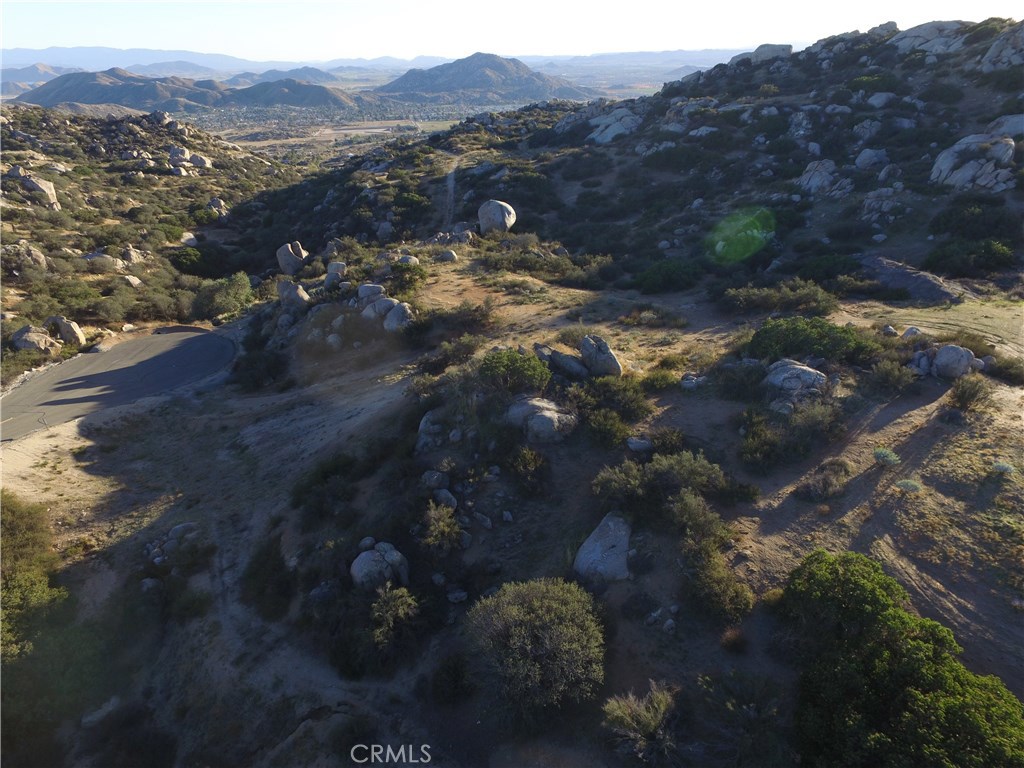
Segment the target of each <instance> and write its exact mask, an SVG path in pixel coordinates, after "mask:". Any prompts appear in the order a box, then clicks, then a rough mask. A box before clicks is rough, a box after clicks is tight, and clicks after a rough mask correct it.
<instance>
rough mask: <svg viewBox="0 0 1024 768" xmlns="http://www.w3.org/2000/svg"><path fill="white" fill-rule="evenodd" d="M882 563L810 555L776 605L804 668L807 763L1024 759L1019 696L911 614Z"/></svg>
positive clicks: (800, 721) (978, 765)
mask: <svg viewBox="0 0 1024 768" xmlns="http://www.w3.org/2000/svg"><path fill="white" fill-rule="evenodd" d="M906 598H907V594H906V592H905V591H904V590H903V588H902V587H900V586H899V584H897V583H896V581H894V580H893V579H891V578H890V577H888V576H886V575H885V574H884V573H883V572H882V569H881V566H879V565H878V563H875V562H874V561H872V560H870V559H868V558H867V557H864V556H863V555H859V554H856V553H853V552H846V553H843V554H841V555H830V554H828V553H826V552H821V551H818V552H814V553H812V554H811V555H809V556H808V557H807V559H806V560H805V561H804V562H803V563H802V564H801V565H800V566H799V567H798V568H797V569H796V570H795V571H794V572H793V573H792V575H791V576H790V579H789V583H788V584H787V586H786V590H785V593H784V595H783V601H782V604H781V607H782V608H783V611H784V613H785V614H786V615H788V616H789V617H790V618H791V619H792V620H794V621H795V622H796V624H797V626H798V628H799V629H800V630H801V634H802V636H803V638H804V642H805V648H806V652H807V653H806V659H807V664H806V667H805V669H804V671H803V673H802V674H801V677H800V684H799V693H798V700H797V709H796V712H795V715H794V723H795V732H796V737H797V744H798V747H799V749H800V752H801V755H802V757H803V762H804V763H806V764H807V765H810V766H835V767H839V768H841V767H843V766H850V767H851V768H852V767H853V766H857V767H858V768H859V767H861V766H863V768H868V767H869V766H871V768H875V767H877V768H898V767H899V766H907V765H929V766H941V768H985V766H995V765H998V766H1017V768H1021V767H1024V705H1022V704H1021V703H1020V702H1019V701H1018V700H1017V699H1016V698H1015V697H1014V696H1013V694H1011V693H1010V692H1009V691H1008V690H1007V689H1006V686H1005V685H1003V683H1002V682H1001V681H1000V680H998V679H997V678H995V677H991V676H989V677H983V676H980V675H976V674H974V673H972V672H970V671H969V670H968V669H967V668H966V667H964V665H963V664H961V663H960V662H959V661H958V660H957V659H956V655H957V654H958V653H959V652H960V648H959V647H958V646H957V644H956V642H955V640H954V639H953V633H952V632H950V631H949V630H948V629H946V628H945V627H943V626H942V625H940V624H938V623H937V622H934V621H930V620H928V619H922V618H920V617H918V616H915V615H914V614H912V613H910V612H909V611H907V610H906V609H905V608H904V607H903V604H904V603H905V602H906Z"/></svg>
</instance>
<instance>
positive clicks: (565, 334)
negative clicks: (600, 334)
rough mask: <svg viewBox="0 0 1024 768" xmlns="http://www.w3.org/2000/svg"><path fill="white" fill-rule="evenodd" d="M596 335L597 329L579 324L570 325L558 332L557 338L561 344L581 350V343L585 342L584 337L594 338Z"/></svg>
mask: <svg viewBox="0 0 1024 768" xmlns="http://www.w3.org/2000/svg"><path fill="white" fill-rule="evenodd" d="M595 333H597V330H596V329H595V328H591V327H590V326H589V325H583V324H582V323H578V324H576V325H568V326H566V327H565V328H562V329H561V330H560V331H559V332H558V336H557V338H558V341H559V342H560V343H562V344H565V345H566V346H567V347H572V348H573V349H579V346H580V342H581V341H583V337H584V336H592V335H593V334H595Z"/></svg>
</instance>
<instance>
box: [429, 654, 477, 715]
mask: <svg viewBox="0 0 1024 768" xmlns="http://www.w3.org/2000/svg"><path fill="white" fill-rule="evenodd" d="M475 690H476V685H475V683H474V682H473V676H472V674H471V673H470V671H469V661H468V660H467V659H466V656H465V655H464V654H462V653H458V652H456V653H450V654H448V655H447V656H444V657H443V658H442V659H441V660H440V661H439V662H437V667H436V668H435V669H434V674H433V676H432V677H431V680H430V691H431V694H432V695H433V697H434V701H437V702H438V703H440V704H445V705H452V704H458V703H460V702H462V701H465V700H466V699H468V698H469V697H470V696H472V695H473V692H474V691H475Z"/></svg>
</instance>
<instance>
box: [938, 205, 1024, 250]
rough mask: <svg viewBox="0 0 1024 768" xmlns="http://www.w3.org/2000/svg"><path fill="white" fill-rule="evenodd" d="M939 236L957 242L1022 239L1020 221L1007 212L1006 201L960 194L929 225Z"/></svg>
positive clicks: (1014, 240) (1009, 241)
mask: <svg viewBox="0 0 1024 768" xmlns="http://www.w3.org/2000/svg"><path fill="white" fill-rule="evenodd" d="M928 231H929V232H931V233H932V234H935V235H951V236H952V237H953V238H954V239H955V240H968V241H980V240H987V239H993V240H999V241H1001V242H1007V243H1013V242H1016V241H1018V240H1020V237H1021V233H1020V220H1019V217H1018V216H1016V215H1015V214H1014V213H1013V212H1012V211H1010V210H1007V208H1006V201H1005V200H1003V198H1001V197H996V196H993V195H981V194H968V195H957V196H956V197H954V198H953V200H952V201H951V202H950V203H949V205H947V206H946V207H945V208H944V209H943V210H942V211H940V212H939V213H938V214H936V215H935V217H934V218H933V219H932V220H931V222H930V223H929V224H928Z"/></svg>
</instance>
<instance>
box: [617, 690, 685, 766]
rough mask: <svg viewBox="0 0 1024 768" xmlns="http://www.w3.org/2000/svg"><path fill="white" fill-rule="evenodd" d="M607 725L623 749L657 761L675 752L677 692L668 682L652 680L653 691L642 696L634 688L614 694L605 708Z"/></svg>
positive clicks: (628, 752)
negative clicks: (673, 730)
mask: <svg viewBox="0 0 1024 768" xmlns="http://www.w3.org/2000/svg"><path fill="white" fill-rule="evenodd" d="M601 711H602V712H603V713H604V722H603V723H602V724H603V725H604V727H605V728H607V729H608V730H610V731H611V732H612V735H613V736H614V737H615V740H616V741H617V742H619V749H620V751H622V752H624V753H626V754H630V755H633V756H634V757H637V758H639V759H640V760H641V761H643V762H645V763H651V764H655V763H656V762H657V761H658V760H659V759H661V758H662V757H667V756H669V755H671V754H672V753H674V752H675V742H674V741H673V739H672V716H673V714H674V712H675V692H674V691H673V690H672V689H671V688H669V687H668V686H667V685H665V684H664V683H656V682H654V681H653V680H651V681H650V690H649V691H648V692H647V693H646V694H645V695H644V696H643V697H638V696H636V695H634V694H633V692H632V691H630V692H629V693H628V694H626V695H624V696H622V695H619V696H612V697H611V698H609V699H608V700H607V701H605V703H604V706H603V707H602V708H601Z"/></svg>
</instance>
